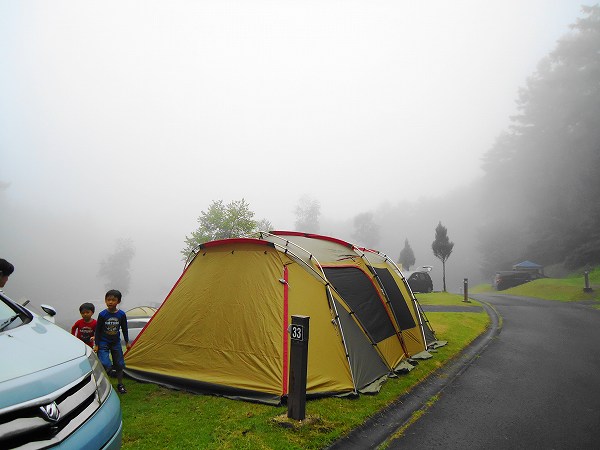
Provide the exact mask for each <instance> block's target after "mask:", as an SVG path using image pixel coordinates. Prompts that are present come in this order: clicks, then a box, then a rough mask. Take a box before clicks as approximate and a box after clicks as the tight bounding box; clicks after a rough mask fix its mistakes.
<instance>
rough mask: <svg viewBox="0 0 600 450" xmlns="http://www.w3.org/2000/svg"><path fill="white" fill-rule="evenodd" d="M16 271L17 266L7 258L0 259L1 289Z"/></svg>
mask: <svg viewBox="0 0 600 450" xmlns="http://www.w3.org/2000/svg"><path fill="white" fill-rule="evenodd" d="M14 271H15V266H13V265H12V264H11V263H9V262H8V261H7V260H5V259H0V291H1V290H2V288H3V287H4V285H5V284H6V282H7V281H8V277H10V276H11V275H12V273H13V272H14Z"/></svg>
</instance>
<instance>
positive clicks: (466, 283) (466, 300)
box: [463, 278, 471, 303]
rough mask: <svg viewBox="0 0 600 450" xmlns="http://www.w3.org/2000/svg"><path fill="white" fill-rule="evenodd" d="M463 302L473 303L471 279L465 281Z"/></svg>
mask: <svg viewBox="0 0 600 450" xmlns="http://www.w3.org/2000/svg"><path fill="white" fill-rule="evenodd" d="M463 295H464V298H463V302H465V303H471V301H470V300H469V279H468V278H465V279H464V280H463Z"/></svg>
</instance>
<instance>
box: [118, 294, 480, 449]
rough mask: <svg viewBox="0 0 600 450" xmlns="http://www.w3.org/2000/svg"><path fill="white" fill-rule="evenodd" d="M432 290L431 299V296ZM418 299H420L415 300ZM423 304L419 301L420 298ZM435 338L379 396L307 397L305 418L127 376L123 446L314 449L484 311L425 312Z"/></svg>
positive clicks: (352, 423)
mask: <svg viewBox="0 0 600 450" xmlns="http://www.w3.org/2000/svg"><path fill="white" fill-rule="evenodd" d="M430 296H431V297H430ZM452 296H453V294H444V295H441V296H438V294H437V293H436V294H426V295H423V300H425V298H426V297H427V302H428V303H427V304H433V303H435V302H438V303H437V304H455V303H456V302H459V303H456V304H462V303H460V301H461V300H462V296H458V295H454V297H457V298H452ZM420 300H421V299H420ZM423 303H424V301H423ZM427 317H428V318H429V321H430V323H431V325H432V327H433V328H434V330H435V331H436V333H437V336H438V338H439V339H442V340H447V341H448V345H446V346H445V347H441V348H439V349H438V350H437V351H436V352H435V353H434V357H433V358H431V359H429V360H426V361H421V362H420V363H419V365H418V366H417V367H415V368H414V369H413V370H412V371H411V372H410V373H408V374H406V375H400V376H399V377H397V378H391V379H389V380H388V381H387V382H386V383H385V384H384V386H383V388H382V389H381V391H380V392H379V394H377V395H361V396H360V397H359V398H357V399H347V398H323V399H318V400H309V401H308V402H307V404H306V419H305V420H304V421H302V422H299V421H292V420H289V419H287V408H286V407H285V406H281V407H273V406H267V405H261V404H254V403H248V402H242V401H235V400H228V399H225V398H220V397H213V396H204V395H194V394H189V393H185V392H180V391H174V390H169V389H164V388H161V387H159V386H156V385H153V384H144V383H138V382H136V381H133V380H126V385H127V389H128V391H129V392H128V393H127V394H125V395H123V396H121V406H122V409H123V424H124V431H123V448H124V449H165V448H169V449H189V448H209V449H317V448H323V447H326V446H327V445H329V444H331V443H332V442H333V441H335V440H336V439H338V438H340V437H341V436H343V435H344V434H345V433H347V432H349V431H350V430H352V429H353V428H355V427H357V426H358V425H360V424H361V423H363V422H364V421H365V420H366V419H367V418H368V417H370V416H372V415H373V414H375V413H376V412H377V411H379V410H381V409H383V408H385V407H386V406H388V405H389V404H391V403H392V402H394V400H395V399H397V398H398V397H399V396H401V395H402V394H404V393H406V392H408V391H409V390H410V389H411V388H413V387H414V386H415V385H416V384H418V383H419V382H420V381H422V380H423V379H425V378H426V377H427V376H428V375H430V374H431V373H432V372H433V371H435V370H436V369H437V368H439V367H441V366H443V365H444V364H445V363H446V362H447V361H448V360H449V359H451V358H452V357H454V356H456V354H457V353H459V352H460V351H461V350H462V349H463V348H464V347H465V346H466V345H467V344H468V343H470V342H471V341H472V340H473V339H475V338H476V337H477V336H479V335H480V334H481V333H482V332H483V331H484V330H485V329H486V327H487V326H488V322H489V319H488V316H487V314H485V313H473V312H464V313H462V312H461V313H427Z"/></svg>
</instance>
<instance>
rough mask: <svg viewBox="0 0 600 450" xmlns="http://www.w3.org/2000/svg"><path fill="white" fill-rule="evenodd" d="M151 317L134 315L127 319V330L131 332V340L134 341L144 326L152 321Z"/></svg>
mask: <svg viewBox="0 0 600 450" xmlns="http://www.w3.org/2000/svg"><path fill="white" fill-rule="evenodd" d="M150 319H151V317H134V318H132V319H129V318H128V319H127V331H128V334H129V342H133V341H135V340H136V339H137V337H138V336H139V335H140V333H141V332H142V330H143V329H144V327H145V326H146V324H147V323H148V322H150Z"/></svg>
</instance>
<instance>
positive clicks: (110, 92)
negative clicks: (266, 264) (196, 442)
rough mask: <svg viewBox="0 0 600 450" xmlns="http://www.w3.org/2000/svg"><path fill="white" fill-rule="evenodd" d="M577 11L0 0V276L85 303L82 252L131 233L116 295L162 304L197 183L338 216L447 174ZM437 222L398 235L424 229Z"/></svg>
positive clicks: (21, 291)
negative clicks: (123, 280)
mask: <svg viewBox="0 0 600 450" xmlns="http://www.w3.org/2000/svg"><path fill="white" fill-rule="evenodd" d="M581 3H582V4H587V5H589V4H593V3H594V2H591V1H590V2H581ZM579 15H580V2H578V1H573V0H555V1H548V0H531V1H529V0H528V1H525V2H524V1H518V0H508V1H507V0H504V1H497V2H480V1H475V0H471V1H455V2H445V1H430V2H426V3H423V2H408V1H391V0H390V1H377V2H365V1H302V2H297V1H285V0H284V1H254V0H250V1H170V2H153V1H144V2H103V3H88V2H79V1H53V2H42V1H32V2H27V1H4V2H2V3H0V61H2V70H0V155H1V157H2V158H1V162H0V181H2V182H5V183H9V186H8V188H6V189H5V190H3V191H1V192H0V207H1V208H2V221H1V223H0V236H1V239H2V240H1V241H0V257H4V258H6V259H8V260H10V261H12V262H13V263H14V264H15V266H17V272H15V274H14V275H13V277H11V280H10V282H9V284H7V286H6V288H5V291H6V292H7V293H8V294H9V295H11V296H13V297H14V298H20V297H33V298H34V299H36V303H44V302H45V303H54V304H55V305H64V309H67V310H69V309H74V310H75V312H76V307H77V306H78V305H79V304H80V303H81V302H84V301H90V300H95V303H96V305H97V307H99V306H101V302H102V298H103V293H104V287H103V281H102V280H100V279H98V277H97V272H98V267H99V263H100V261H101V260H102V259H103V258H104V257H106V256H107V255H108V254H110V253H111V252H112V251H113V250H114V243H115V241H116V240H117V239H119V238H131V239H132V240H133V242H134V244H135V247H136V256H135V258H134V261H133V266H132V287H131V292H130V294H129V296H128V297H126V298H125V299H124V300H125V301H126V302H128V304H126V305H127V307H125V308H124V309H128V307H132V306H135V305H138V304H147V303H155V302H160V301H162V300H163V299H164V296H165V295H166V294H167V293H168V291H169V289H170V288H171V286H172V285H173V283H174V282H175V281H176V280H177V277H178V276H179V274H180V273H181V269H182V267H183V262H182V261H181V255H180V253H179V252H180V250H181V249H182V248H183V247H184V243H183V241H184V238H185V236H186V235H187V234H189V233H190V232H191V231H192V230H194V229H195V228H196V225H197V224H196V218H197V217H198V216H199V215H200V212H201V211H202V210H206V209H207V207H208V206H209V204H210V203H211V201H212V200H218V199H222V200H224V202H226V203H228V202H230V201H232V200H238V199H241V198H242V197H243V198H245V199H246V201H247V202H248V203H249V204H250V207H251V209H252V210H253V211H255V212H256V216H255V218H256V219H261V218H266V219H268V220H270V221H271V222H272V224H273V225H274V227H275V228H277V229H293V226H294V220H295V217H294V208H295V206H296V204H297V202H298V201H299V199H300V198H301V197H302V196H303V195H309V196H312V197H313V198H316V199H318V200H319V201H320V203H321V212H322V215H323V221H324V222H325V223H333V224H336V223H337V224H343V223H345V222H346V221H350V220H351V218H352V217H353V216H354V215H356V214H357V213H361V212H365V211H378V210H379V211H382V205H386V204H387V205H397V204H398V203H399V202H402V201H406V200H409V201H414V200H416V199H418V198H419V197H427V198H442V197H443V196H444V195H447V194H448V192H452V191H453V190H454V189H462V188H464V187H465V186H468V185H469V184H470V183H472V182H473V181H474V180H476V179H477V178H478V177H479V176H480V175H481V170H480V167H479V166H480V162H481V161H480V158H481V156H482V155H483V153H485V152H486V151H487V150H488V149H489V148H490V147H491V145H492V144H493V142H494V139H495V137H496V136H497V135H498V134H499V133H500V132H501V131H502V130H503V129H505V128H506V127H507V125H508V123H509V116H510V115H511V114H514V113H515V112H516V108H515V99H516V96H517V92H518V88H519V87H521V86H524V84H525V80H526V78H527V77H528V76H529V75H531V74H532V73H533V72H534V70H535V68H536V65H537V63H538V62H539V60H540V59H541V58H542V57H544V56H545V55H547V54H548V52H549V51H551V50H552V49H553V48H554V45H555V43H556V40H557V39H558V38H559V37H561V36H562V35H564V34H565V33H566V32H568V25H569V24H571V23H573V22H574V21H575V19H576V17H578V16H579ZM383 209H385V207H383ZM380 217H381V216H380ZM438 220H442V222H444V221H445V220H446V219H445V217H437V218H436V219H433V218H432V221H434V222H435V223H433V225H431V224H429V223H428V224H427V226H426V229H427V231H426V232H427V233H428V234H427V237H422V236H415V237H413V238H410V237H409V240H411V242H420V241H423V242H426V243H427V245H430V243H431V241H432V240H433V229H434V228H435V225H437V221H438ZM445 225H447V224H446V223H445ZM458 226H459V224H456V227H458ZM339 227H342V225H339V226H338V228H339ZM408 227H409V228H411V229H413V228H416V229H418V228H419V226H418V225H415V224H410V226H408ZM330 229H331V230H335V229H336V227H335V226H332V227H331V228H330ZM322 231H324V232H325V231H327V230H322ZM448 231H449V235H450V238H451V239H453V229H452V228H451V227H450V226H448ZM388 234H389V235H391V233H388ZM340 237H344V236H340ZM346 238H347V239H349V238H348V237H346ZM384 238H385V233H384ZM404 239H405V236H404V235H403V234H402V233H398V235H397V236H395V240H394V242H392V241H391V238H388V239H385V240H384V241H382V244H381V245H382V247H383V248H382V250H383V251H385V252H387V253H389V254H390V255H392V256H393V257H394V258H397V254H398V253H399V251H400V250H401V248H402V245H403V243H404ZM453 240H454V241H455V243H456V246H455V250H456V251H458V249H459V248H460V246H459V243H458V242H456V239H453ZM412 246H413V250H415V253H417V259H419V254H421V255H422V254H423V253H424V252H426V251H429V250H428V249H427V248H422V247H423V246H422V245H421V244H419V247H418V248H416V246H415V244H412ZM423 263H425V262H423ZM428 263H429V262H428ZM417 264H420V262H419V261H417ZM41 297H44V300H43V301H42V300H39V301H38V299H40V298H41ZM32 301H33V300H32ZM124 305H125V303H124Z"/></svg>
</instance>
